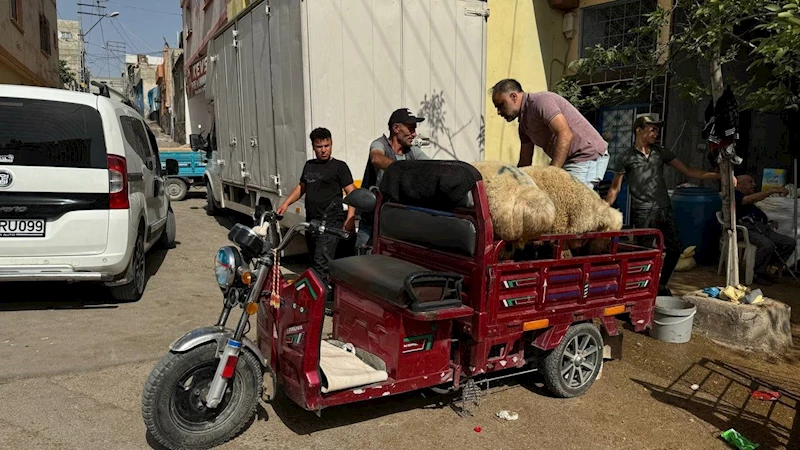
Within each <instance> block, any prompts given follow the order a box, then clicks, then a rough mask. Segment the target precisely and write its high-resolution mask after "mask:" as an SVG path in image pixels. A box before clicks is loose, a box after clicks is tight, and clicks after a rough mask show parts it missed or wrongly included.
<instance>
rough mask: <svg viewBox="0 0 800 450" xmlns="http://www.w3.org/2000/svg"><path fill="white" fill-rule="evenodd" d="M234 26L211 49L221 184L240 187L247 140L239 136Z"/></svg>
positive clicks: (240, 103)
mask: <svg viewBox="0 0 800 450" xmlns="http://www.w3.org/2000/svg"><path fill="white" fill-rule="evenodd" d="M234 32H235V27H230V28H228V29H227V30H225V33H224V34H223V35H222V36H220V37H218V38H217V40H216V43H215V45H214V47H215V48H216V49H217V51H218V53H217V55H218V57H219V59H218V61H217V67H216V70H217V74H216V82H217V93H218V95H217V96H216V100H215V101H217V102H219V105H217V106H216V110H217V111H218V115H217V119H218V120H219V121H218V122H217V133H218V138H217V147H218V149H219V152H220V155H221V156H222V159H223V160H225V164H224V165H223V166H222V179H223V181H228V182H232V183H234V184H239V185H243V184H244V181H243V177H242V168H241V167H240V162H242V161H244V158H243V155H242V150H241V149H242V146H244V145H246V144H247V143H246V142H245V141H246V140H245V139H243V136H242V120H241V110H242V102H241V96H240V89H239V61H238V59H239V58H238V55H237V52H238V49H237V47H234V41H237V46H238V39H236V38H235V37H234Z"/></svg>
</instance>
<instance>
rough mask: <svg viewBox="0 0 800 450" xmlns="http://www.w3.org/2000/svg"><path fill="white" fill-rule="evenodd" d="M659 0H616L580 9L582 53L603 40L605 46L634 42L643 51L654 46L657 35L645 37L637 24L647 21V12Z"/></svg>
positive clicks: (652, 8) (653, 48)
mask: <svg viewBox="0 0 800 450" xmlns="http://www.w3.org/2000/svg"><path fill="white" fill-rule="evenodd" d="M656 7H657V0H617V1H614V2H609V3H604V4H602V5H597V6H590V7H587V8H582V9H581V57H583V56H586V53H587V51H586V49H587V48H589V47H594V46H596V45H597V44H600V45H601V46H603V47H604V48H609V47H613V46H614V45H619V46H620V47H625V46H628V45H630V44H631V43H632V42H635V44H636V45H637V46H638V47H639V48H640V49H641V50H643V51H653V50H655V44H656V42H655V37H642V36H640V35H639V33H637V32H636V31H635V29H636V28H639V27H643V26H645V25H647V17H646V16H645V14H648V13H651V12H653V11H655V10H656Z"/></svg>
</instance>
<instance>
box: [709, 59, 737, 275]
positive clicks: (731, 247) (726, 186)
mask: <svg viewBox="0 0 800 450" xmlns="http://www.w3.org/2000/svg"><path fill="white" fill-rule="evenodd" d="M720 47H721V45H720V44H718V45H717V46H716V47H715V49H714V51H713V53H712V55H711V92H712V95H713V97H714V104H715V105H716V102H717V100H719V98H720V97H721V96H722V93H723V91H724V90H725V86H724V84H723V81H722V65H721V64H720V59H721V58H720V54H721V49H720ZM719 172H720V175H721V176H722V180H721V181H722V183H721V184H722V221H723V223H724V224H725V228H726V234H727V236H726V238H727V240H728V255H727V260H728V270H727V272H726V285H727V286H736V285H737V284H739V246H738V245H737V242H738V238H737V235H736V214H735V211H736V194H735V193H734V186H733V162H732V161H731V160H730V159H728V158H726V157H723V158H722V160H721V161H720V163H719Z"/></svg>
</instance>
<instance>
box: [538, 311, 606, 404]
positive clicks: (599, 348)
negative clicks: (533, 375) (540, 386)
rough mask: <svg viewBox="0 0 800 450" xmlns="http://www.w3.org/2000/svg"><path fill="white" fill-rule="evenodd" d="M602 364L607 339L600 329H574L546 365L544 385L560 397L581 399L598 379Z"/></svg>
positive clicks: (590, 326)
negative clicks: (578, 397) (604, 343)
mask: <svg viewBox="0 0 800 450" xmlns="http://www.w3.org/2000/svg"><path fill="white" fill-rule="evenodd" d="M602 363H603V337H602V336H601V335H600V331H599V330H598V329H597V327H595V326H594V325H593V324H591V323H579V324H577V325H573V326H572V327H570V329H569V330H568V331H567V334H566V335H565V336H564V338H563V339H562V340H561V344H559V346H558V347H556V348H554V349H553V350H551V351H550V352H549V353H548V355H547V356H546V357H545V358H544V360H543V361H542V366H541V370H542V375H543V376H544V384H545V385H546V386H547V388H548V389H549V390H550V392H552V393H553V394H555V395H557V396H559V397H563V398H571V397H577V396H579V395H581V394H583V393H584V392H586V390H587V389H589V387H590V386H591V385H592V383H594V380H595V379H597V374H598V373H599V372H600V367H601V365H602Z"/></svg>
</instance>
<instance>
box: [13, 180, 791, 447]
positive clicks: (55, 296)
mask: <svg viewBox="0 0 800 450" xmlns="http://www.w3.org/2000/svg"><path fill="white" fill-rule="evenodd" d="M204 203H205V199H204V198H203V194H202V193H200V195H199V196H198V195H196V194H194V193H193V194H192V198H189V199H188V200H186V201H183V202H178V203H175V204H174V209H175V211H176V215H177V220H178V242H179V244H178V246H177V248H176V249H174V250H171V251H169V252H156V253H153V254H151V255H150V256H149V257H148V259H147V264H148V272H149V274H150V278H149V280H148V284H147V289H146V293H145V296H144V298H142V299H141V300H140V301H139V302H135V303H128V304H124V303H123V304H120V303H117V304H114V303H110V300H109V299H108V297H107V296H106V294H105V292H104V291H103V290H102V289H95V288H87V287H86V286H77V285H73V286H67V285H63V284H48V285H45V284H40V285H29V284H23V285H2V289H3V290H2V292H3V293H2V303H0V361H2V362H3V363H2V366H0V399H2V406H3V407H2V408H0V448H9V449H22V448H25V449H31V448H46V449H55V448H64V449H74V448H80V449H104V450H105V449H141V448H145V449H146V448H150V446H151V444H150V442H149V441H148V438H147V436H146V432H145V427H144V425H143V423H142V419H141V412H140V401H141V400H140V398H141V392H142V386H143V384H144V381H145V379H146V378H147V375H148V373H149V371H150V369H151V368H152V367H153V365H154V364H155V363H156V361H157V360H158V358H159V357H161V355H163V354H164V352H165V350H166V349H167V346H168V345H169V343H170V342H171V341H172V340H174V339H175V338H176V337H178V336H180V335H181V334H182V333H183V332H185V331H187V330H190V329H192V328H194V327H198V326H204V325H208V324H211V323H213V322H214V321H215V320H216V318H217V314H218V313H219V304H220V298H219V290H218V288H217V286H216V284H215V282H214V280H213V276H212V265H213V255H214V253H215V251H216V249H217V248H218V247H219V246H221V245H224V244H225V243H226V231H227V230H226V228H225V226H226V225H228V226H229V225H230V221H229V220H225V219H215V218H212V217H208V216H206V214H205V211H204V210H203V205H204ZM695 341H697V339H695V340H693V342H692V343H691V344H690V345H687V346H677V347H676V346H669V345H667V344H661V343H658V342H655V341H654V340H652V339H650V338H648V337H646V336H643V335H636V334H633V333H626V336H625V352H626V359H623V360H621V361H614V362H611V363H608V364H607V365H606V366H605V369H604V373H603V376H602V378H601V379H600V380H598V381H597V383H596V384H595V385H594V386H593V387H592V388H591V390H590V391H589V392H588V393H587V394H586V395H584V396H583V397H580V398H577V399H572V400H568V401H565V400H560V399H555V398H551V397H550V396H549V395H548V394H547V393H546V392H545V391H544V390H543V389H542V388H541V384H540V383H538V378H537V377H536V375H531V376H524V377H521V378H520V379H510V380H507V381H506V382H505V383H504V382H497V383H495V384H493V385H492V386H491V388H490V389H489V391H488V392H487V393H486V395H484V397H483V398H482V401H481V406H480V408H478V409H477V410H476V411H475V416H474V417H469V418H459V417H458V416H457V415H456V414H455V413H454V411H453V410H452V409H450V408H449V407H447V406H446V404H444V403H443V402H445V401H446V400H448V399H447V398H446V397H442V396H436V395H431V393H427V394H422V393H415V394H408V395H402V396H397V397H391V398H386V399H380V400H377V401H373V402H366V403H362V404H357V405H351V406H347V407H338V408H332V409H330V410H325V411H324V412H323V415H322V417H321V418H318V417H317V416H315V415H314V414H311V413H307V412H305V411H302V410H301V409H300V408H298V407H296V406H295V405H293V404H291V403H290V402H288V401H285V400H282V401H279V402H277V403H276V404H275V405H271V404H263V403H262V408H260V412H259V417H258V419H257V420H256V421H255V422H254V423H253V424H252V426H250V428H249V429H247V431H246V432H245V433H244V434H242V435H241V436H240V437H238V438H237V439H236V440H234V441H233V442H231V443H229V444H227V445H225V446H224V448H230V449H239V448H243V449H249V448H275V449H283V448H286V449H289V448H291V449H296V448H312V449H341V448H346V447H357V448H365V449H366V448H400V447H408V446H409V445H413V447H414V448H416V449H427V448H431V449H434V448H435V449H442V448H454V449H455V448H458V449H463V448H487V449H489V448H492V449H494V448H520V449H522V448H525V449H531V448H551V449H632V450H633V449H636V450H639V449H667V448H696V449H701V448H702V449H726V448H728V447H727V446H726V444H725V443H724V442H722V441H721V440H720V439H719V438H718V434H719V430H723V429H727V428H729V427H731V426H734V427H736V428H737V429H744V430H748V431H749V432H750V435H749V436H750V437H752V436H754V435H755V437H756V438H758V439H756V440H757V441H759V442H760V443H761V445H762V448H784V447H783V444H785V442H786V440H787V439H788V436H789V435H790V434H791V433H795V436H796V433H797V430H798V429H799V428H800V427H798V426H797V423H796V422H797V419H796V418H795V415H794V413H795V409H796V404H795V403H793V402H794V400H793V399H792V398H791V397H789V396H788V395H787V396H785V397H784V399H782V401H781V402H780V403H779V404H775V405H755V406H752V405H751V406H747V402H744V405H745V406H741V405H742V404H743V403H742V398H744V399H746V398H747V390H746V386H747V385H746V383H748V382H751V383H752V380H751V381H748V379H747V377H748V376H749V377H750V378H752V376H753V375H752V374H753V373H760V374H761V376H763V377H772V378H770V380H773V381H774V380H779V381H778V382H781V383H784V384H783V385H782V387H784V388H787V389H788V388H789V387H791V386H793V385H792V383H794V382H795V381H792V377H791V376H789V375H786V376H784V377H783V378H779V377H778V378H776V375H774V373H773V372H772V369H769V370H766V369H765V370H764V371H762V372H754V370H755V369H752V368H749V366H747V365H746V363H747V362H748V361H749V360H750V359H752V358H750V359H748V358H749V357H748V355H743V356H739V355H733V354H731V353H730V352H725V351H724V350H718V349H709V348H708V347H707V346H703V343H702V341H700V342H699V343H695ZM676 349H677V350H676ZM628 355H631V356H628ZM734 363H735V364H739V365H734ZM737 367H739V368H741V367H745V368H746V370H744V369H743V370H740V372H739V373H737V372H735V369H736V368H737ZM795 369H796V367H795ZM768 372H769V373H768ZM742 373H744V375H742ZM795 373H796V372H795ZM742 380H744V381H742ZM780 380H783V381H780ZM794 380H796V377H795V378H794ZM692 383H699V384H701V385H702V388H701V390H700V391H699V392H693V391H691V390H690V389H689V387H688V386H689V385H690V384H692ZM743 385H744V386H745V387H742V386H743ZM726 386H727V387H726ZM794 392H798V390H794ZM795 399H796V397H795ZM770 406H771V407H772V410H771V411H770V410H769V407H770ZM500 410H511V411H513V412H517V413H518V414H519V420H518V421H515V422H501V421H499V420H497V419H496V418H495V417H494V415H495V413H497V412H499V411H500ZM476 426H480V427H481V432H480V433H478V432H476V431H475V430H474V429H475V427H476ZM742 427H744V428H742ZM759 430H761V431H759ZM793 430H794V431H793Z"/></svg>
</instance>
